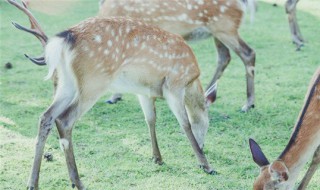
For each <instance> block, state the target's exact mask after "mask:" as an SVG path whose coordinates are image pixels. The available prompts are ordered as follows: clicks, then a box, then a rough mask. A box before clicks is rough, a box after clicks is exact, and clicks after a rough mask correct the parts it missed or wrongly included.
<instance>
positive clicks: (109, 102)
mask: <svg viewBox="0 0 320 190" xmlns="http://www.w3.org/2000/svg"><path fill="white" fill-rule="evenodd" d="M106 103H108V104H114V102H113V101H111V100H107V101H106Z"/></svg>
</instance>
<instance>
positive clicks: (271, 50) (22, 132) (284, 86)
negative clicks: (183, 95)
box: [0, 0, 320, 190]
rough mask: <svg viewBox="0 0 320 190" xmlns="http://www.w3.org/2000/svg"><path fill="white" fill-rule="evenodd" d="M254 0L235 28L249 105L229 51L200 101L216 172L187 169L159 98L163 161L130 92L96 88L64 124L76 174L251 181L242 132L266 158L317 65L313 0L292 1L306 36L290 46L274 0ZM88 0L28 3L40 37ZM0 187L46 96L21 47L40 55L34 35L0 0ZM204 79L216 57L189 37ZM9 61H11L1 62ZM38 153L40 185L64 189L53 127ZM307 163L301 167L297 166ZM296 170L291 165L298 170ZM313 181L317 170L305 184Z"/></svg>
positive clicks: (170, 185)
mask: <svg viewBox="0 0 320 190" xmlns="http://www.w3.org/2000/svg"><path fill="white" fill-rule="evenodd" d="M273 2H274V1H272V0H268V1H259V2H258V6H259V9H258V12H257V13H256V15H255V21H254V23H252V24H250V22H249V17H248V18H247V19H246V20H245V22H244V23H243V26H242V28H241V31H240V32H241V36H242V37H243V38H244V39H245V41H246V42H247V43H248V44H250V46H251V47H252V48H254V49H255V51H256V54H257V59H256V72H255V73H256V78H255V79H256V81H255V85H256V104H255V106H256V108H255V109H253V110H251V111H250V112H248V113H241V112H240V111H239V110H240V108H241V106H242V105H243V104H244V103H245V100H246V86H245V72H244V71H245V70H244V66H243V64H242V62H241V60H240V59H239V58H238V57H237V56H236V55H235V54H232V58H233V59H232V60H231V63H230V65H229V67H228V68H227V69H226V71H225V73H224V75H223V77H222V78H221V80H220V83H219V90H218V99H217V101H216V103H215V104H214V105H212V106H211V107H210V112H209V117H210V127H209V131H208V134H207V136H206V143H205V148H204V150H205V154H206V156H207V159H208V160H209V162H210V163H211V165H212V166H213V167H214V168H215V169H216V170H217V171H218V172H219V175H215V176H210V175H207V174H205V173H204V172H202V171H201V170H200V169H199V168H197V161H196V158H195V156H194V154H193V151H192V149H191V146H190V145H189V142H188V140H187V138H186V136H185V135H184V134H183V133H182V132H181V130H180V128H179V126H178V123H177V121H176V119H175V118H174V116H173V114H172V113H171V112H170V111H169V109H168V107H167V105H166V103H165V102H164V101H162V100H159V101H157V115H158V119H157V133H158V140H159V147H160V149H161V152H162V156H163V159H164V161H165V164H164V165H162V166H158V165H155V164H153V162H152V159H151V154H152V149H151V142H150V140H149V133H148V129H147V126H146V124H145V122H144V117H143V113H142V111H141V109H140V107H139V103H138V100H137V98H136V97H135V96H133V95H125V96H124V101H121V102H120V103H118V104H116V105H107V104H105V103H104V100H105V98H106V97H108V95H110V94H108V95H107V96H106V97H103V98H101V99H100V101H98V102H97V104H96V105H95V106H94V107H93V108H92V109H91V110H90V111H89V112H88V113H87V114H86V115H85V116H84V117H82V119H81V120H80V121H79V122H78V123H77V124H76V126H75V128H74V130H73V142H74V146H75V147H74V148H75V156H76V161H77V164H78V169H79V173H80V175H81V179H82V181H83V183H84V184H85V185H86V187H87V188H88V189H89V190H90V189H116V190H118V189H174V190H179V189H181V190H186V189H197V190H200V189H201V190H202V189H203V190H204V189H215V190H239V189H241V190H242V189H243V190H244V189H251V187H252V183H253V181H254V178H255V177H256V176H257V175H258V173H259V168H258V167H257V166H256V165H255V163H254V162H253V161H252V158H251V154H250V150H249V147H248V139H249V138H250V137H251V138H254V139H255V140H256V141H257V142H259V143H260V145H261V147H262V148H263V150H264V152H265V153H266V155H267V156H268V157H269V159H270V160H273V159H275V158H277V156H278V155H279V154H280V153H281V151H282V150H283V149H284V147H285V145H286V143H287V142H288V139H289V137H290V134H291V131H292V128H293V126H294V123H295V121H296V118H297V116H298V113H299V111H300V109H301V107H302V103H303V100H304V96H305V93H306V90H307V86H308V84H309V81H310V79H311V76H312V74H313V73H314V71H315V69H316V68H317V67H319V65H320V56H319V49H320V36H319V34H320V15H319V10H320V4H319V2H318V0H308V1H302V2H301V3H300V4H299V5H298V20H299V23H300V27H301V30H302V33H303V35H304V38H305V39H306V40H307V43H306V44H305V46H304V47H303V48H302V50H301V51H299V52H296V51H295V46H294V45H293V44H292V43H291V37H290V34H289V27H288V23H287V18H286V15H285V12H284V8H283V0H282V1H280V3H279V6H278V7H273V6H272V5H271V4H270V3H273ZM97 4H98V3H97V1H89V0H81V1H80V2H79V4H77V5H76V7H74V8H73V9H72V10H70V11H68V12H67V13H65V14H62V15H59V16H48V15H45V14H43V13H39V12H34V14H35V16H36V17H37V18H38V20H39V21H40V23H41V25H42V26H43V28H44V30H45V31H46V32H47V34H48V35H49V36H52V35H54V34H55V33H58V32H60V31H62V30H63V29H65V28H67V27H68V26H72V25H74V24H76V23H78V22H79V21H81V20H83V19H85V18H87V17H89V16H94V15H95V14H96V13H97V11H98V7H97ZM0 14H1V15H0V16H1V17H0V19H1V22H0V90H1V91H0V161H1V163H0V164H1V165H0V166H1V170H0V189H3V190H9V189H12V190H17V189H25V187H26V183H27V180H28V177H29V172H30V169H31V164H32V160H33V154H34V142H35V140H34V137H35V136H36V134H37V128H38V127H37V123H38V118H39V116H40V114H41V113H42V112H43V111H44V110H45V109H46V108H47V107H48V106H49V104H50V103H51V100H52V84H51V82H50V81H44V80H43V78H44V76H45V75H46V73H47V68H46V67H38V66H35V65H34V64H32V63H30V62H29V61H28V60H27V59H26V58H25V57H24V56H23V53H27V54H30V55H40V54H41V53H42V51H41V50H42V49H41V44H40V43H39V42H38V41H37V40H36V39H35V38H34V37H33V36H31V35H29V34H24V33H22V32H20V31H17V30H16V29H14V28H13V27H12V25H11V24H10V22H11V20H14V21H16V22H18V23H20V24H23V25H26V26H28V25H29V23H28V20H27V19H26V17H25V16H24V15H23V14H22V13H20V12H19V11H17V10H16V9H15V8H13V7H11V6H9V5H8V4H7V3H6V2H4V1H3V0H1V1H0ZM190 45H191V47H192V49H193V50H194V52H195V54H196V56H197V59H198V62H199V65H200V68H201V71H202V73H201V81H202V84H203V86H206V85H207V84H208V82H209V80H210V79H211V77H212V74H213V72H214V69H215V66H216V51H215V48H214V42H213V40H212V39H208V40H203V41H200V42H197V43H190ZM7 62H11V64H12V65H13V68H12V69H5V66H4V65H5V64H6V63H7ZM45 152H51V153H52V154H53V156H54V158H53V161H52V162H45V161H44V162H43V163H42V168H41V173H40V188H41V189H45V190H56V189H71V183H70V181H69V177H68V173H67V167H66V164H65V159H64V155H63V152H62V151H61V150H60V147H59V141H58V134H57V131H56V130H55V129H54V130H53V131H52V133H51V135H50V137H49V139H48V141H47V144H46V148H45ZM306 168H307V166H306V167H305V170H306ZM304 172H305V171H302V172H301V175H300V178H301V177H302V176H303V174H304ZM319 188H320V172H319V171H317V172H316V174H315V176H314V178H313V179H312V181H311V183H310V186H309V189H311V190H318V189H319Z"/></svg>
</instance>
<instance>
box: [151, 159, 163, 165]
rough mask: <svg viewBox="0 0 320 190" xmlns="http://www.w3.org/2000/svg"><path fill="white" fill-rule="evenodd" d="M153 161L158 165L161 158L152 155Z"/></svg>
mask: <svg viewBox="0 0 320 190" xmlns="http://www.w3.org/2000/svg"><path fill="white" fill-rule="evenodd" d="M153 162H154V163H155V164H158V165H160V166H161V165H162V164H163V161H162V159H161V158H159V157H153Z"/></svg>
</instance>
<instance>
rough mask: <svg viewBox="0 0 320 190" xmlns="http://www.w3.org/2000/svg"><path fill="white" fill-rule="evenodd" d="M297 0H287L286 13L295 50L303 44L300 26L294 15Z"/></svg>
mask: <svg viewBox="0 0 320 190" xmlns="http://www.w3.org/2000/svg"><path fill="white" fill-rule="evenodd" d="M298 1H299V0H287V2H286V13H287V14H288V20H289V27H290V32H291V36H292V41H293V43H294V44H296V47H297V50H300V49H301V47H302V46H303V42H304V40H303V37H302V34H301V32H300V28H299V25H298V21H297V16H296V7H297V3H298Z"/></svg>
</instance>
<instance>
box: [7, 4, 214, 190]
mask: <svg viewBox="0 0 320 190" xmlns="http://www.w3.org/2000/svg"><path fill="white" fill-rule="evenodd" d="M8 2H9V3H11V4H12V5H14V6H16V7H17V8H19V9H20V10H22V11H23V12H24V13H26V14H27V15H28V17H29V19H30V22H31V29H27V28H25V27H23V26H21V25H19V24H16V23H14V25H15V26H16V27H17V28H18V29H21V30H24V31H27V32H29V33H32V34H34V35H35V36H36V37H38V38H39V39H40V41H41V42H42V44H43V46H44V48H45V53H44V55H45V56H44V57H40V58H31V57H29V59H30V60H32V61H33V62H36V63H37V64H46V65H48V67H49V72H48V76H47V77H46V78H47V79H49V78H51V77H52V76H53V75H54V73H55V75H56V76H57V77H55V78H54V80H58V81H57V83H56V84H57V86H56V90H55V94H54V99H53V102H52V104H51V105H50V106H49V107H48V109H47V110H46V111H45V112H44V113H43V114H42V115H41V117H40V120H39V130H38V135H37V139H36V147H35V157H34V162H33V166H32V172H31V176H30V179H29V182H28V189H30V190H31V189H38V181H39V172H40V166H41V161H42V155H43V151H44V145H45V142H46V139H47V137H48V135H49V133H50V131H51V129H52V127H53V125H54V122H55V124H56V126H57V129H58V132H59V136H60V144H61V147H62V149H63V151H64V154H65V157H66V163H67V167H68V171H69V176H70V179H71V182H72V184H73V185H72V186H73V187H77V188H78V189H85V187H84V185H83V183H82V182H81V180H80V178H79V174H78V170H77V166H76V162H75V158H74V152H73V144H72V128H73V125H74V123H75V122H76V121H77V120H78V119H79V118H80V117H81V116H82V115H84V114H85V113H86V112H87V111H88V110H89V109H90V108H91V107H92V106H93V105H94V104H95V102H96V101H97V100H98V98H100V97H101V96H102V95H103V94H104V93H105V92H106V91H112V90H113V91H116V92H129V93H134V94H137V95H138V98H139V101H140V104H141V107H142V110H143V112H144V115H145V120H146V123H147V125H148V127H149V131H150V135H151V142H152V149H153V157H154V161H155V162H156V163H157V164H161V163H162V157H161V154H160V151H159V147H158V143H157V138H156V131H155V122H156V112H155V100H156V99H157V98H160V97H163V98H164V99H165V100H166V101H167V102H168V105H169V107H170V108H171V110H172V112H173V114H174V115H175V116H176V118H177V120H178V122H179V124H180V126H181V128H182V129H184V131H185V134H186V135H187V137H188V139H189V141H190V143H191V146H192V148H193V150H194V153H195V155H196V157H197V159H198V161H199V163H200V166H201V167H202V168H203V169H204V171H205V172H207V173H209V174H214V173H215V172H214V170H213V169H212V168H211V167H210V166H209V164H208V162H207V159H206V157H205V155H204V153H203V150H202V148H203V145H204V137H205V134H206V133H207V129H208V125H209V121H208V110H207V106H206V101H205V97H204V92H203V90H202V87H201V83H200V80H199V75H200V72H199V67H198V64H197V61H196V58H195V56H194V54H193V53H192V50H191V48H190V47H189V46H188V45H187V44H186V43H185V41H184V40H183V38H181V37H180V36H178V35H175V34H171V33H168V32H165V31H164V30H162V29H159V28H157V27H154V26H150V25H147V24H145V23H143V22H140V21H137V20H134V19H126V18H121V17H117V18H101V17H93V18H89V19H87V20H85V21H82V22H80V23H79V24H77V25H75V26H73V27H71V28H69V29H67V30H65V31H63V32H61V33H58V34H57V35H56V36H54V37H52V38H51V39H50V40H48V38H47V36H46V35H45V33H44V32H43V31H42V30H41V28H40V26H39V24H38V23H37V21H36V19H35V18H34V17H33V16H32V14H31V13H30V12H29V10H28V9H27V8H26V6H25V5H24V6H22V5H20V4H18V3H17V2H16V1H14V0H8Z"/></svg>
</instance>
